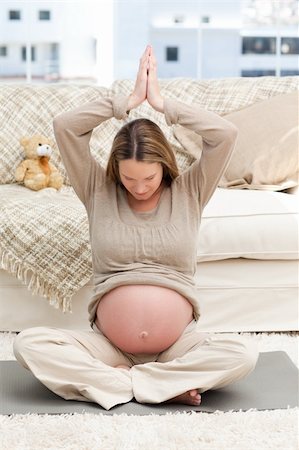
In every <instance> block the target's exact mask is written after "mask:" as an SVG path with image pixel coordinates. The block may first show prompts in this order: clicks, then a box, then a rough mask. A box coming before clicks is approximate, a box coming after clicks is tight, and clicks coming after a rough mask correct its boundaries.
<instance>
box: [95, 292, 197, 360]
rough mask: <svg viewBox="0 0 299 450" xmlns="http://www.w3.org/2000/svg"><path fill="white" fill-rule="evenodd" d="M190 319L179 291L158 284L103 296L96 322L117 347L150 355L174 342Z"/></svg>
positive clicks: (189, 313) (188, 311) (184, 299)
mask: <svg viewBox="0 0 299 450" xmlns="http://www.w3.org/2000/svg"><path fill="white" fill-rule="evenodd" d="M192 318H193V308H192V305H191V304H190V303H189V302H188V300H187V299H186V298H185V297H183V296H182V295H181V294H179V293H178V292H176V291H173V290H172V289H167V288H164V287H160V286H151V285H129V286H119V287H117V288H115V289H112V290H111V291H109V292H108V293H107V294H105V295H104V296H103V297H102V299H101V301H100V303H99V305H98V308H97V318H96V321H95V322H96V325H97V327H98V328H99V329H100V330H101V331H102V333H103V334H104V335H105V336H106V337H107V338H108V339H109V340H110V341H111V342H112V343H113V344H114V345H115V346H117V347H118V348H119V349H120V350H122V351H124V352H127V353H145V354H150V353H160V352H162V351H164V350H165V349H166V348H168V347H170V346H171V345H172V344H174V342H175V341H176V340H177V339H178V338H179V337H180V336H181V334H182V333H183V331H184V329H185V328H186V326H187V325H188V323H189V322H191V321H192Z"/></svg>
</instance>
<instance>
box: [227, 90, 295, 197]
mask: <svg viewBox="0 0 299 450" xmlns="http://www.w3.org/2000/svg"><path fill="white" fill-rule="evenodd" d="M225 118H226V119H227V120H229V121H230V122H232V123H233V124H234V125H236V127H237V128H238V130H239V134H238V139H237V142H236V145H235V149H234V152H233V155H232V158H231V160H230V162H229V165H228V167H227V169H226V171H225V173H224V176H223V177H222V180H221V182H220V186H223V187H237V188H247V189H270V190H282V189H288V188H291V187H294V186H296V185H298V144H299V140H298V132H299V120H298V119H299V116H298V91H293V92H291V93H289V94H283V95H277V96H275V97H272V98H270V99H267V100H264V101H262V102H259V103H255V104H254V105H251V106H249V107H248V108H244V109H242V110H241V111H237V112H234V113H231V114H228V115H226V116H225Z"/></svg>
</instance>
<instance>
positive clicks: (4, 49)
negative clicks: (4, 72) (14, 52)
mask: <svg viewBox="0 0 299 450" xmlns="http://www.w3.org/2000/svg"><path fill="white" fill-rule="evenodd" d="M0 56H7V47H3V46H2V47H0Z"/></svg>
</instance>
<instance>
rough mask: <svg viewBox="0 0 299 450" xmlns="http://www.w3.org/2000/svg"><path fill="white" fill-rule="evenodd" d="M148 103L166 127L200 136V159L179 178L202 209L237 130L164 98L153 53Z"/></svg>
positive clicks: (206, 113)
mask: <svg viewBox="0 0 299 450" xmlns="http://www.w3.org/2000/svg"><path fill="white" fill-rule="evenodd" d="M147 100H148V102H149V103H150V105H151V106H152V107H153V108H154V109H155V110H156V111H159V112H162V113H164V114H165V120H166V123H167V124H168V125H173V124H180V125H182V126H183V127H185V128H189V129H190V130H192V131H194V132H195V133H198V134H199V135H200V136H201V137H202V141H203V150H202V155H201V158H200V159H199V160H197V161H195V162H194V163H193V164H192V165H191V167H190V168H188V169H187V170H186V171H185V172H184V173H183V174H181V175H180V180H179V181H180V182H181V183H182V186H183V187H184V188H185V189H188V190H189V191H190V192H191V193H192V194H195V195H197V196H198V199H199V204H200V208H201V210H203V208H204V207H205V205H206V204H207V203H208V201H209V199H210V198H211V196H212V194H213V192H214V191H215V189H216V187H217V185H218V183H219V180H220V178H221V176H222V174H223V172H224V171H225V168H226V166H227V164H228V162H229V159H230V156H231V154H232V152H233V149H234V145H235V141H236V138H237V134H238V130H237V128H236V127H235V125H233V124H232V123H230V122H229V121H228V120H226V119H224V118H222V117H221V116H219V115H218V114H215V113H213V112H211V111H207V110H206V109H203V108H200V107H199V105H196V104H195V105H187V104H185V103H183V102H181V101H178V100H175V99H170V98H163V97H162V96H161V94H160V88H159V83H158V78H157V62H156V58H155V55H154V52H153V50H152V49H151V52H150V55H149V74H148V88H147Z"/></svg>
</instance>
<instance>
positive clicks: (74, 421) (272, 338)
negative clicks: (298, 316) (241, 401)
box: [0, 333, 299, 450]
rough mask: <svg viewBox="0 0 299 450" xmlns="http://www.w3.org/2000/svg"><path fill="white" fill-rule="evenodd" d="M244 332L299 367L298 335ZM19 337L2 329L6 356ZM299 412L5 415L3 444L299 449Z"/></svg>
mask: <svg viewBox="0 0 299 450" xmlns="http://www.w3.org/2000/svg"><path fill="white" fill-rule="evenodd" d="M243 334H244V335H246V336H250V337H251V338H252V339H254V340H256V341H257V343H258V345H259V350H260V351H275V350H282V351H286V352H287V353H288V355H289V356H290V358H291V359H292V360H293V362H294V363H295V364H296V365H297V366H298V339H299V336H298V335H295V334H293V335H287V334H277V333H276V334H274V333H272V334H265V333H262V334H249V333H243ZM14 337H15V334H13V333H0V359H1V360H8V359H14V356H13V353H12V342H13V339H14ZM286 383H287V380H286ZM282 388H283V386H282ZM273 395H275V393H274V394H273ZM298 412H299V410H298V408H294V409H288V410H275V411H255V410H251V411H247V412H228V413H222V412H215V413H213V414H206V413H190V414H166V415H164V416H155V415H152V416H127V415H124V414H123V415H113V416H107V415H102V414H84V415H81V414H74V415H44V416H41V415H35V414H26V415H15V416H12V417H8V416H0V449H1V450H46V449H47V450H59V449H63V450H141V449H142V450H222V449H225V450H274V449H275V450H276V449H277V450H297V449H298Z"/></svg>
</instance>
